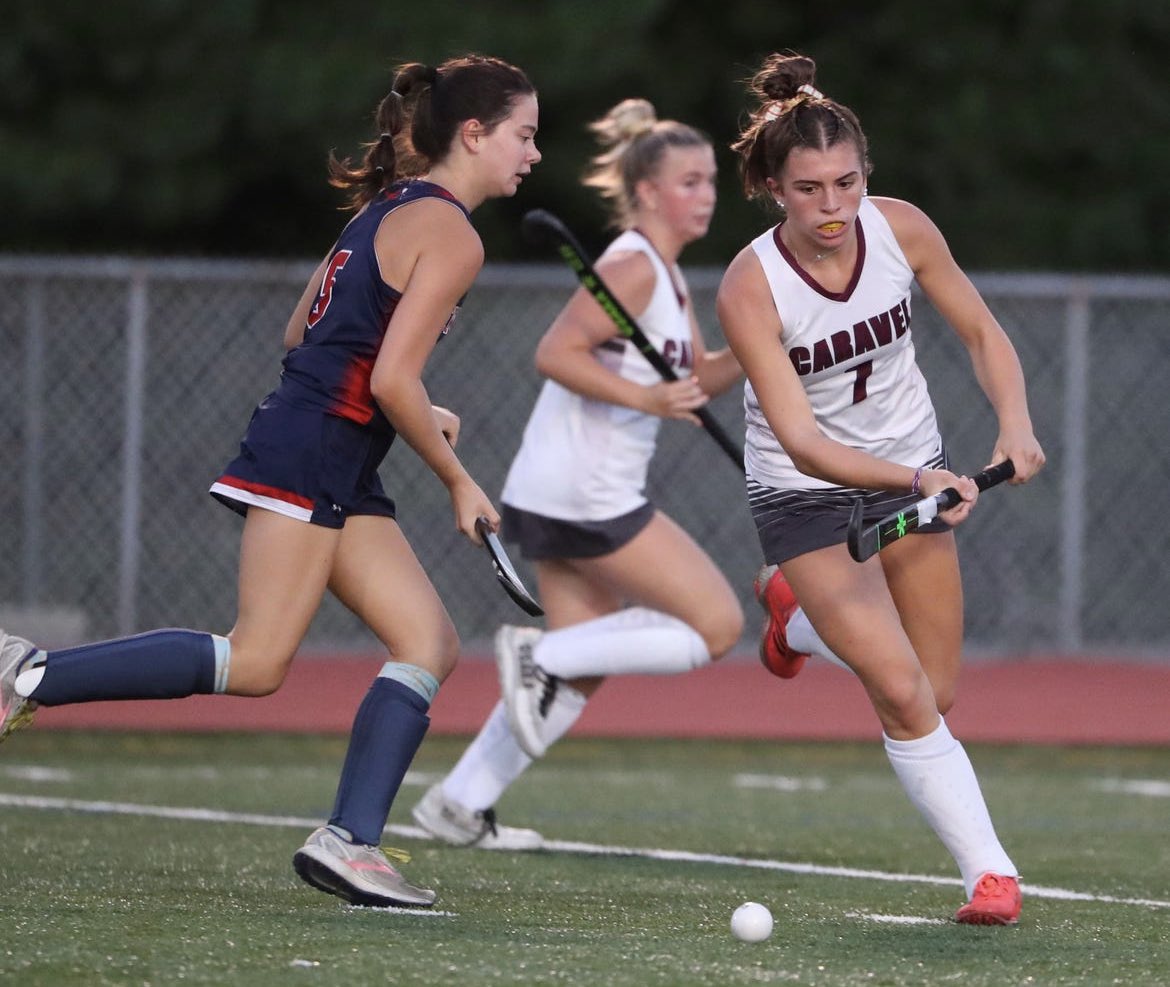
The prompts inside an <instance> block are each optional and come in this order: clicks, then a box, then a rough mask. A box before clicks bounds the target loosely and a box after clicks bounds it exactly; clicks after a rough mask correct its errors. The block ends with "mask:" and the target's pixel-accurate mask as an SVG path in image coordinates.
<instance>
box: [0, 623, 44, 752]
mask: <svg viewBox="0 0 1170 987" xmlns="http://www.w3.org/2000/svg"><path fill="white" fill-rule="evenodd" d="M36 650H37V649H36V646H35V645H34V644H33V643H32V642H31V641H26V640H25V639H24V638H22V637H17V636H16V635H15V634H5V633H4V631H0V741H3V740H6V739H7V738H8V735H9V734H10V733H12V732H14V731H16V730H19V729H20V728H21V727H23V726H27V725H28V724H29V723H31V722H32V718H33V712H34V711H35V710H36V708H37V704H36V703H35V702H33V701H32V700H31V699H26V698H25V697H24V696H22V695H20V694H19V693H17V691H16V673H17V670H18V669H19V668H20V665H21V663H22V662H23V661H24V659H25V658H27V657H28V655H29V653H30V652H32V651H36Z"/></svg>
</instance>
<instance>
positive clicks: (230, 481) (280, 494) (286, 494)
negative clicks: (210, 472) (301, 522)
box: [216, 476, 313, 511]
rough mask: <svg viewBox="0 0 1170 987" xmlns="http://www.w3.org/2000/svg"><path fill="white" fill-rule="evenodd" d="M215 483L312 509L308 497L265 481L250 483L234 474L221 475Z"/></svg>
mask: <svg viewBox="0 0 1170 987" xmlns="http://www.w3.org/2000/svg"><path fill="white" fill-rule="evenodd" d="M216 482H217V483H222V484H223V485H224V486H225V487H235V488H236V489H237V490H247V491H248V492H249V493H254V494H259V495H260V496H261V497H271V498H272V499H273V500H283V501H284V502H285V503H286V504H293V505H295V506H297V507H303V508H304V509H305V510H307V511H311V510H312V509H313V502H312V501H311V500H310V499H309V498H308V497H302V496H301V495H300V494H296V493H293V492H292V491H291V490H281V489H280V488H279V487H270V486H268V485H267V484H265V483H252V482H250V481H248V480H241V479H240V478H239V477H236V476H221V477H220V478H219V479H218V480H217V481H216Z"/></svg>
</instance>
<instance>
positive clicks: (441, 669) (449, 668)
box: [431, 624, 463, 682]
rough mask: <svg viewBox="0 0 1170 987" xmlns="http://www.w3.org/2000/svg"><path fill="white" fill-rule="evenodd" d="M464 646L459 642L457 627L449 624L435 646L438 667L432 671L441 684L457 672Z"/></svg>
mask: <svg viewBox="0 0 1170 987" xmlns="http://www.w3.org/2000/svg"><path fill="white" fill-rule="evenodd" d="M462 646H463V645H462V643H461V642H460V640H459V633H458V631H456V630H455V626H454V625H453V624H448V625H447V627H446V629H445V630H444V631H443V633H442V634H440V635H439V640H438V643H437V644H436V646H435V664H436V667H435V668H434V669H431V674H433V675H434V676H435V678H437V679H438V680H439V681H440V682H442V681H444V680H445V679H446V678H447V676H448V675H450V674H451V673H452V672H453V671H455V666H456V664H458V662H459V651H460V649H461V648H462Z"/></svg>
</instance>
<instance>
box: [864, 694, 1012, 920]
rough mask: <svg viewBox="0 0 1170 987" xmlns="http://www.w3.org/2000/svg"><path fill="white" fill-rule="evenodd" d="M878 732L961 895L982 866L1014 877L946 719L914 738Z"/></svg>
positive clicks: (972, 885) (964, 754)
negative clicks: (956, 875)
mask: <svg viewBox="0 0 1170 987" xmlns="http://www.w3.org/2000/svg"><path fill="white" fill-rule="evenodd" d="M883 737H884V740H885V746H886V756H887V757H888V758H889V759H890V764H891V765H893V767H894V773H895V774H896V775H897V776H898V780H899V781H900V782H901V783H902V788H903V789H905V791H906V794H907V795H909V796H910V801H911V802H913V803H914V805H915V806H916V807H917V808H918V811H919V812H921V813H922V815H923V818H925V819H926V821H927V822H928V823H929V824H930V827H931V829H933V830H934V831H935V833H936V834H938V838H939V839H940V840H942V842H943V845H944V846H945V847H946V848H947V849H948V850H949V851H950V852H951V856H952V857H954V858H955V863H957V864H958V865H959V872H960V873H961V874H962V875H963V884H964V886H965V887H966V889H967V897H968V898H970V897H971V892H972V891H973V890H974V889H975V882H976V881H978V880H979V878H980V877H981V876H982V875H983V874H986V873H987V872H988V871H993V872H994V873H996V874H1003V875H1004V876H1006V877H1017V876H1018V875H1019V872H1018V871H1017V870H1016V865H1015V864H1013V863H1012V861H1011V858H1009V857H1008V855H1007V853H1006V852H1005V851H1004V848H1003V847H1002V846H1001V845H1000V842H999V838H998V837H997V836H996V835H995V827H994V826H993V825H992V824H991V816H990V815H989V814H988V812H987V804H986V803H985V802H984V801H983V793H982V791H980V789H979V781H978V779H976V777H975V770H974V768H972V767H971V761H970V760H969V759H968V757H967V752H966V751H965V750H963V745H962V744H960V743H959V742H958V741H957V740H955V738H954V737H952V736H951V732H950V730H948V729H947V725H946V722H945V721H944V720H943V719H942V718H941V717H940V718H939V724H938V727H937V728H936V729H935V730H934V732H933V733H928V734H927V735H926V736H925V737H919V738H917V739H916V740H892V739H890V738H889V737H886V736H884V735H883Z"/></svg>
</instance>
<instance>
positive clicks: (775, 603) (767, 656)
mask: <svg viewBox="0 0 1170 987" xmlns="http://www.w3.org/2000/svg"><path fill="white" fill-rule="evenodd" d="M755 591H756V599H757V600H758V601H759V603H760V606H762V607H763V608H764V612H765V613H767V615H768V621H767V623H766V624H764V633H763V634H762V635H761V636H760V661H761V662H762V663H763V665H764V667H765V668H766V669H767V670H768V671H769V672H771V673H772V674H773V675H779V676H780V678H782V679H790V678H793V677H794V676H795V675H796V674H797V673H798V672H799V671H800V670H801V669H802V668H804V663H805V662H806V661H807V660H808V655H802V654H801V653H800V652H798V651H793V650H792V649H791V648H790V647H788V636H787V634H786V633H785V628H786V627H787V626H788V618H789V617H791V616H792V611H793V610H795V609H796V608H797V606H799V604H798V603H797V602H796V597H795V596H794V595H793V594H792V587H790V586H789V585H788V580H787V579H785V578H784V574H783V573H782V572H781V571H780V567H779V566H778V565H765V566H763V567H761V569H760V571H759V572H758V573H756V581H755Z"/></svg>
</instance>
